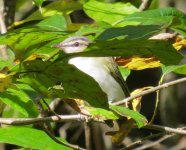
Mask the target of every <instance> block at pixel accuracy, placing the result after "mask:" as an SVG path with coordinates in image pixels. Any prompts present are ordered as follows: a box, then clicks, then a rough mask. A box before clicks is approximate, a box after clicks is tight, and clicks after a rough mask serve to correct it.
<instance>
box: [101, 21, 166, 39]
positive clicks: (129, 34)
mask: <svg viewBox="0 0 186 150" xmlns="http://www.w3.org/2000/svg"><path fill="white" fill-rule="evenodd" d="M162 29H163V28H162V27H161V26H158V25H139V26H125V27H120V28H109V29H107V30H105V31H104V32H103V33H101V35H100V36H99V37H98V40H108V39H112V38H115V37H121V36H122V37H126V38H125V39H131V40H132V39H148V38H150V37H151V36H152V35H154V34H156V33H158V32H160V31H161V30H162Z"/></svg>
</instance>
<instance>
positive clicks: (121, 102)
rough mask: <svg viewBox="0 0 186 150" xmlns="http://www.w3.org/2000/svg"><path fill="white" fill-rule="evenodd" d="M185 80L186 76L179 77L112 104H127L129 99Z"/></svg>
mask: <svg viewBox="0 0 186 150" xmlns="http://www.w3.org/2000/svg"><path fill="white" fill-rule="evenodd" d="M183 82H186V77H185V78H181V79H177V80H174V81H171V82H167V83H164V84H162V85H159V86H156V87H154V88H151V89H149V90H145V91H143V92H141V93H139V94H136V95H133V96H130V97H127V98H125V99H124V100H121V101H118V102H114V103H112V105H122V104H125V103H127V102H129V101H132V100H133V99H135V98H138V97H141V96H144V95H147V94H150V93H153V92H155V91H157V90H160V89H163V88H167V87H169V86H172V85H175V84H179V83H183Z"/></svg>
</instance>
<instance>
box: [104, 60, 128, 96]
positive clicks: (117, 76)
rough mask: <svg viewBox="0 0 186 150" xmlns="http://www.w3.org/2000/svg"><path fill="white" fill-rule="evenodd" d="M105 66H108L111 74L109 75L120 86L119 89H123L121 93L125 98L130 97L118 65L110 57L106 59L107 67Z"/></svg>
mask: <svg viewBox="0 0 186 150" xmlns="http://www.w3.org/2000/svg"><path fill="white" fill-rule="evenodd" d="M107 66H108V68H109V70H110V72H111V75H112V76H113V77H114V79H115V80H117V81H118V83H119V84H120V86H121V88H122V89H123V92H124V94H125V96H126V97H128V96H130V92H129V89H128V87H127V84H126V82H125V80H124V79H123V77H122V75H121V72H120V71H119V68H118V65H117V64H116V62H115V61H114V60H113V58H111V57H110V58H108V65H107Z"/></svg>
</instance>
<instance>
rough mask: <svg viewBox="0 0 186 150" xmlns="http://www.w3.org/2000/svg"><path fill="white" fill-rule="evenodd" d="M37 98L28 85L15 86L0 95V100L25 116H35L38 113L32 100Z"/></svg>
mask: <svg viewBox="0 0 186 150" xmlns="http://www.w3.org/2000/svg"><path fill="white" fill-rule="evenodd" d="M37 96H38V94H37V92H36V91H34V90H33V89H32V88H31V87H30V86H29V85H26V84H16V86H15V87H12V88H8V89H7V90H6V91H5V92H3V93H1V94H0V100H1V101H3V102H4V103H5V104H7V105H9V106H11V107H12V108H14V109H16V110H17V111H19V112H20V113H22V114H23V115H25V116H27V117H28V116H37V114H38V112H37V109H36V107H35V105H34V103H33V100H34V99H35V98H36V97H37Z"/></svg>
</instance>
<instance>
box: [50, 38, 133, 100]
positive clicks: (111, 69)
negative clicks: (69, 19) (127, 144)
mask: <svg viewBox="0 0 186 150" xmlns="http://www.w3.org/2000/svg"><path fill="white" fill-rule="evenodd" d="M89 44H90V40H89V39H88V38H87V37H85V36H73V37H70V38H67V39H66V40H64V41H63V42H61V43H59V44H56V45H54V46H53V47H56V48H60V49H61V50H62V51H64V52H65V53H78V52H83V51H84V50H85V49H86V48H87V47H88V45H89ZM68 63H69V64H72V65H74V66H75V67H77V68H78V69H79V70H81V71H82V72H84V73H86V74H88V75H89V76H91V77H92V78H93V79H94V80H95V81H96V82H97V83H98V84H99V86H100V87H101V89H102V91H103V92H105V93H106V94H107V97H108V101H109V103H111V102H113V101H119V100H122V99H124V98H125V97H127V96H129V92H128V89H127V87H126V84H125V81H124V80H123V78H122V76H121V74H120V72H119V70H118V66H117V64H116V63H115V62H114V61H113V58H112V57H79V56H76V57H73V58H70V59H69V60H68Z"/></svg>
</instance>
